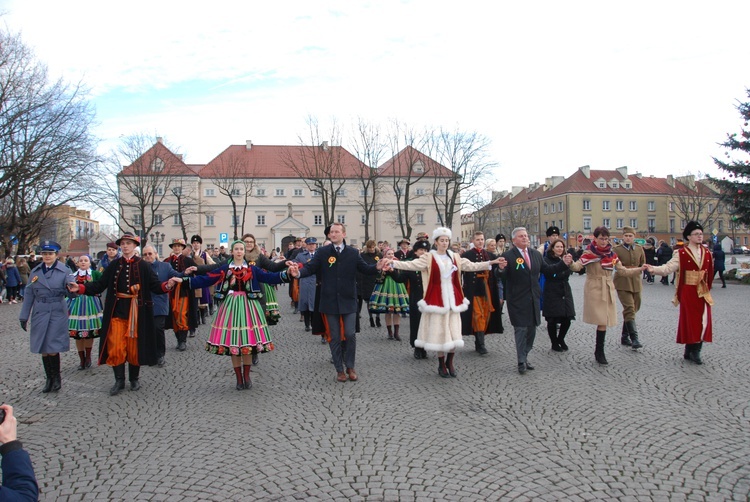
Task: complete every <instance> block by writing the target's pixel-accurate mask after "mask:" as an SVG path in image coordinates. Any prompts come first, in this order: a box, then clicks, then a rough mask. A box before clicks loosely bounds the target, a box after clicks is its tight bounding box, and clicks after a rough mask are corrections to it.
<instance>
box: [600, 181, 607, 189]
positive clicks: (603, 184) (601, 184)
mask: <svg viewBox="0 0 750 502" xmlns="http://www.w3.org/2000/svg"><path fill="white" fill-rule="evenodd" d="M606 186H607V184H606V183H605V182H604V181H600V182H599V188H604V187H606Z"/></svg>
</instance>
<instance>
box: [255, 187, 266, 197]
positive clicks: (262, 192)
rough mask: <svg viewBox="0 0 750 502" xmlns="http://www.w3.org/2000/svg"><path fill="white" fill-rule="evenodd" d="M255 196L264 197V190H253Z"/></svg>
mask: <svg viewBox="0 0 750 502" xmlns="http://www.w3.org/2000/svg"><path fill="white" fill-rule="evenodd" d="M255 196H256V197H265V196H266V189H265V188H256V189H255Z"/></svg>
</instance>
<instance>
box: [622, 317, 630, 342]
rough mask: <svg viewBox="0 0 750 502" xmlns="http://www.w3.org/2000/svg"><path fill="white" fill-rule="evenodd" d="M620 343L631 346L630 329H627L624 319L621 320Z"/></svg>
mask: <svg viewBox="0 0 750 502" xmlns="http://www.w3.org/2000/svg"><path fill="white" fill-rule="evenodd" d="M620 344H621V345H627V346H628V347H630V346H631V342H630V331H628V323H627V322H626V321H623V322H622V335H620Z"/></svg>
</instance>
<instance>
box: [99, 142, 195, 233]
mask: <svg viewBox="0 0 750 502" xmlns="http://www.w3.org/2000/svg"><path fill="white" fill-rule="evenodd" d="M103 168H104V171H105V175H104V176H102V177H100V179H97V180H95V181H96V182H97V184H96V189H95V190H92V191H91V193H90V197H89V199H90V200H91V203H93V204H95V205H96V206H97V207H99V208H100V209H101V210H102V211H104V212H105V213H107V214H108V215H110V216H111V217H112V218H114V219H116V220H117V221H118V226H119V228H120V230H121V231H132V232H133V233H135V234H136V235H139V236H140V237H141V239H142V241H143V243H145V242H146V241H147V239H148V235H149V234H150V232H151V231H152V230H153V229H154V227H156V226H160V225H162V224H163V221H164V219H165V218H169V217H173V216H174V215H175V214H176V210H175V209H174V208H173V207H172V204H171V197H173V193H172V189H173V188H174V187H176V186H180V181H179V180H180V178H181V177H182V176H185V175H189V174H190V173H191V171H190V169H189V168H188V167H187V166H186V165H185V163H184V162H183V161H182V158H181V156H178V155H175V154H174V153H172V151H171V150H170V149H169V148H167V147H166V146H164V144H163V142H162V139H161V138H159V137H157V138H153V137H151V136H149V135H146V134H134V135H131V136H126V137H123V138H121V142H120V144H119V145H118V146H117V147H116V148H115V149H114V150H113V151H112V152H111V153H110V156H109V158H108V159H107V160H106V161H105V162H104V163H103ZM113 180H114V181H116V183H113V182H112V181H113Z"/></svg>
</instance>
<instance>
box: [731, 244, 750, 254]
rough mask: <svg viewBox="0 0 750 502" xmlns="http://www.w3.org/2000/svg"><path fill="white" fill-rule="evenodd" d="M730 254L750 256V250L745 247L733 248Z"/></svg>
mask: <svg viewBox="0 0 750 502" xmlns="http://www.w3.org/2000/svg"><path fill="white" fill-rule="evenodd" d="M732 254H750V249H748V248H747V246H735V248H734V249H732Z"/></svg>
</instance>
